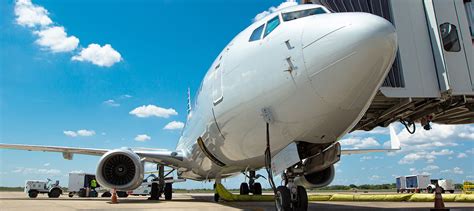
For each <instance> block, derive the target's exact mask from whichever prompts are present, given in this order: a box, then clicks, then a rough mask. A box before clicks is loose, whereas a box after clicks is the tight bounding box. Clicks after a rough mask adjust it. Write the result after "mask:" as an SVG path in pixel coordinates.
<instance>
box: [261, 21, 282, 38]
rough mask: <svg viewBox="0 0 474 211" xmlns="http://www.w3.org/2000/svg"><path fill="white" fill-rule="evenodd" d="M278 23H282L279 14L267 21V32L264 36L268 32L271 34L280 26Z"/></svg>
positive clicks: (266, 33)
mask: <svg viewBox="0 0 474 211" xmlns="http://www.w3.org/2000/svg"><path fill="white" fill-rule="evenodd" d="M278 25H280V17H279V16H275V17H274V18H272V19H270V20H269V21H268V22H267V27H266V28H265V34H264V35H263V37H266V36H267V35H268V34H270V33H271V32H272V31H273V30H275V29H276V27H278Z"/></svg>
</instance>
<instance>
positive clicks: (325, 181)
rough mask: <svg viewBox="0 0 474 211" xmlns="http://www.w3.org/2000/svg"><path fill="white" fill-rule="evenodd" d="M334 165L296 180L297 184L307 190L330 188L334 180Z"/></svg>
mask: <svg viewBox="0 0 474 211" xmlns="http://www.w3.org/2000/svg"><path fill="white" fill-rule="evenodd" d="M334 175H335V173H334V165H330V166H329V167H327V168H325V169H323V170H321V171H316V172H312V173H309V174H305V175H303V176H300V177H297V178H295V184H296V185H301V186H303V187H305V188H321V187H325V186H328V185H329V184H330V183H331V182H332V180H333V179H334Z"/></svg>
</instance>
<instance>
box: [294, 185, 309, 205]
mask: <svg viewBox="0 0 474 211" xmlns="http://www.w3.org/2000/svg"><path fill="white" fill-rule="evenodd" d="M297 193H298V196H297V198H298V201H297V202H296V203H295V204H294V205H295V210H298V211H306V210H308V194H307V193H306V189H305V188H304V187H303V186H298V188H297Z"/></svg>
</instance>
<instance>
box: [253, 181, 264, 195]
mask: <svg viewBox="0 0 474 211" xmlns="http://www.w3.org/2000/svg"><path fill="white" fill-rule="evenodd" d="M253 195H262V185H261V184H260V183H258V182H256V183H255V184H253Z"/></svg>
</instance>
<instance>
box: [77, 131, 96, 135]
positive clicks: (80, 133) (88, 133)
mask: <svg viewBox="0 0 474 211" xmlns="http://www.w3.org/2000/svg"><path fill="white" fill-rule="evenodd" d="M77 135H78V136H93V135H95V131H93V130H78V131H77Z"/></svg>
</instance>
